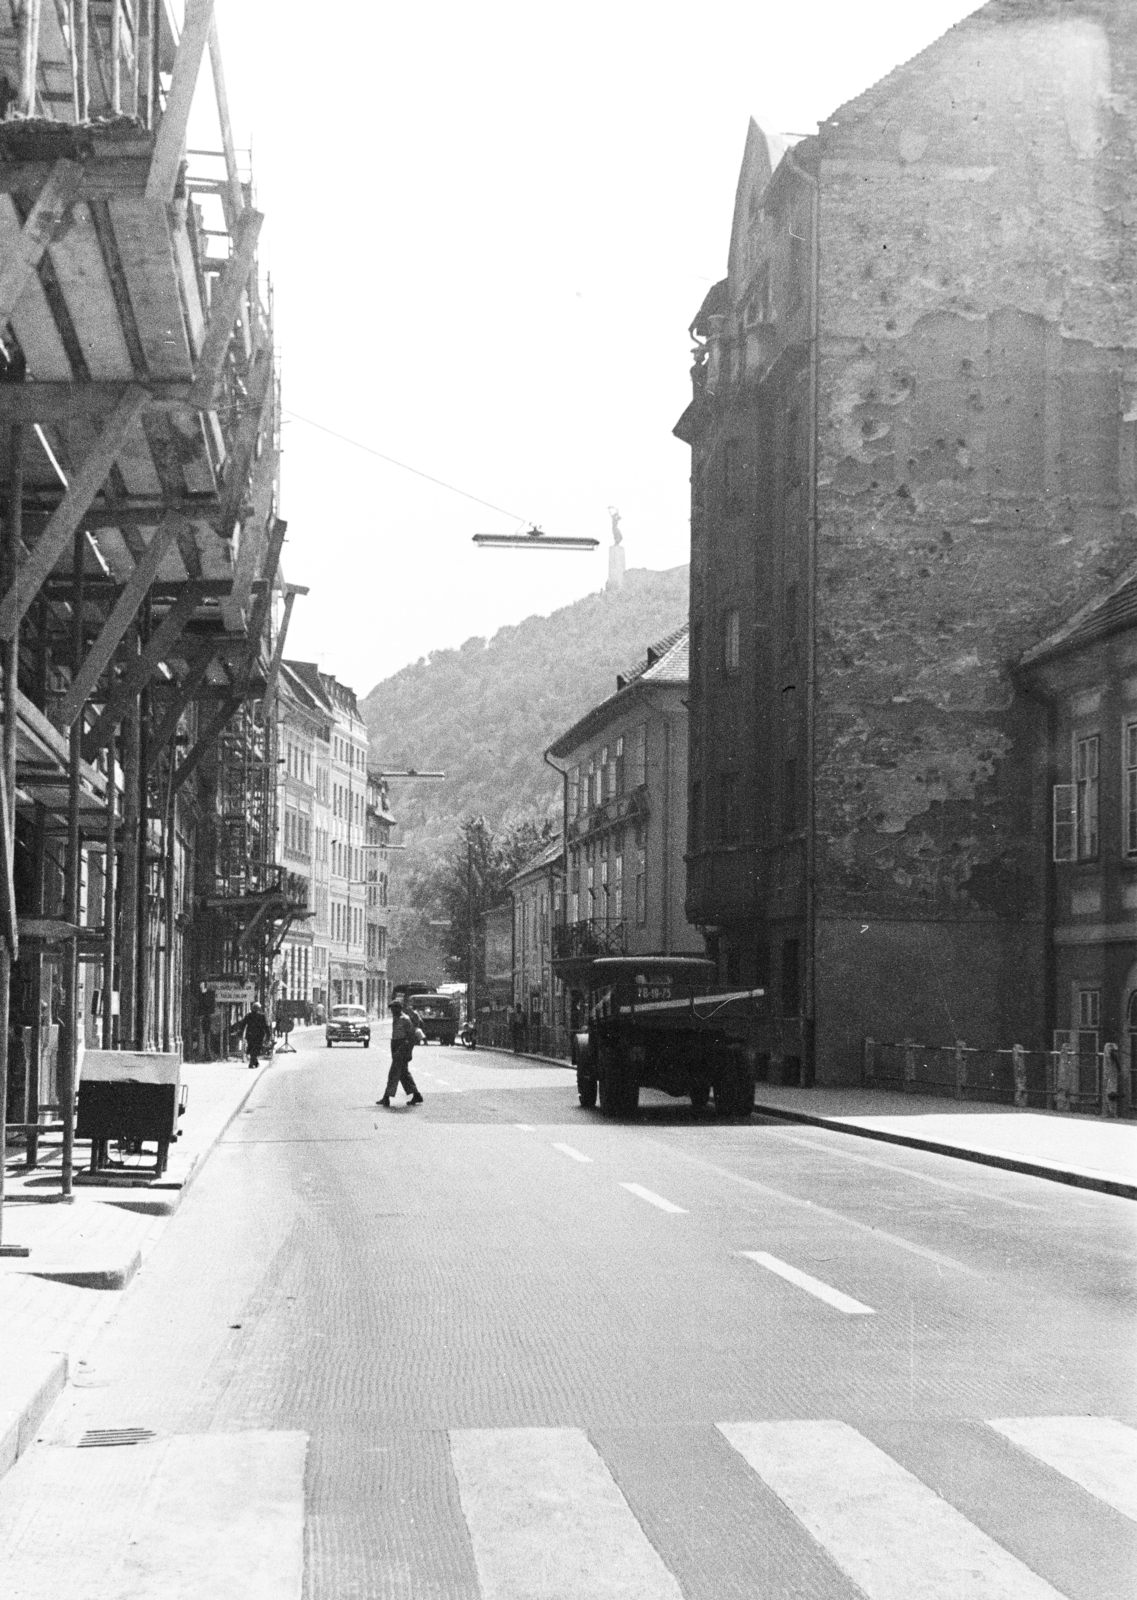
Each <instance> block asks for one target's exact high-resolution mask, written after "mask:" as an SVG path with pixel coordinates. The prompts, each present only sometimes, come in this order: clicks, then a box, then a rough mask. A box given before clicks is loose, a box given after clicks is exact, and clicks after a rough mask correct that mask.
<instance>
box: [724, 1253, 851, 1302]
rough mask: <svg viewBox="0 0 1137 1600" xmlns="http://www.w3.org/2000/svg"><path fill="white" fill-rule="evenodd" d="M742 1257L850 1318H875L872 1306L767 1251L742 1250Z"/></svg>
mask: <svg viewBox="0 0 1137 1600" xmlns="http://www.w3.org/2000/svg"><path fill="white" fill-rule="evenodd" d="M738 1253H739V1255H740V1256H745V1257H746V1259H747V1260H748V1261H756V1262H757V1263H758V1265H759V1266H760V1267H765V1268H766V1271H767V1272H774V1273H777V1275H778V1277H779V1278H784V1279H785V1280H786V1282H787V1283H793V1284H796V1285H797V1287H798V1288H799V1289H804V1290H805V1292H806V1294H812V1295H815V1296H816V1297H817V1299H818V1300H824V1301H825V1304H826V1305H829V1306H833V1307H834V1308H835V1309H836V1310H838V1311H843V1312H844V1313H845V1315H846V1316H849V1317H872V1316H875V1315H876V1313H875V1312H874V1310H873V1308H872V1306H866V1305H862V1304H861V1302H860V1301H859V1300H854V1299H853V1297H852V1296H851V1295H847V1294H842V1293H841V1291H840V1289H834V1288H833V1287H832V1286H831V1285H830V1284H828V1283H822V1281H821V1279H820V1278H811V1277H810V1275H809V1273H808V1272H802V1271H801V1270H800V1269H799V1268H797V1267H791V1266H790V1265H789V1263H788V1262H786V1261H779V1260H778V1258H777V1256H771V1255H767V1254H766V1252H765V1250H740V1251H739V1252H738Z"/></svg>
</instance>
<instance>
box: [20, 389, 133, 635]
mask: <svg viewBox="0 0 1137 1600" xmlns="http://www.w3.org/2000/svg"><path fill="white" fill-rule="evenodd" d="M145 404H146V391H145V389H142V388H135V387H132V388H130V389H128V390H127V392H126V394H125V395H124V396H123V398H122V399H121V400H120V401H119V403H118V405H117V406H116V407H115V410H114V413H113V415H112V416H111V418H110V420H109V421H108V422H107V425H106V427H105V428H104V429H103V430H102V432H101V433H100V434H99V437H98V440H97V441H96V443H95V445H94V447H93V448H92V449H91V450H90V451H89V452H88V454H87V455H86V457H85V458H84V460H83V461H82V463H81V465H80V466H79V467H78V469H77V471H76V472H74V473H73V475H72V477H71V482H70V484H69V486H68V489H67V493H66V494H65V495H64V497H63V499H62V500H61V501H60V503H59V505H58V506H56V508H55V510H54V511H53V512H52V514H51V516H50V518H49V519H48V523H47V526H46V528H45V529H44V530H43V533H42V534H41V535H40V537H39V541H38V543H37V544H36V546H35V549H34V550H33V551H32V553H31V555H30V556H29V557H28V559H27V561H25V563H24V565H23V568H22V569H21V572H20V576H19V580H18V582H17V583H16V584H15V585H14V586H13V587H12V588H11V589H9V591H8V593H7V594H6V595H5V596H4V598H3V600H0V639H11V638H12V637H13V635H14V634H15V632H16V629H17V628H18V627H19V625H20V620H21V618H22V617H23V616H24V614H25V613H26V612H27V610H28V608H29V607H30V606H31V604H32V602H33V600H34V599H35V597H36V595H38V594H39V592H40V590H41V589H42V587H43V585H44V583H45V582H46V580H47V576H48V574H49V573H50V571H51V569H52V568H53V567H54V565H55V563H56V561H57V560H58V559H59V557H60V556H61V555H62V553H63V551H64V549H65V548H66V546H67V542H68V540H69V539H70V538H71V537H72V535H73V534H74V532H75V529H76V528H77V527H78V526H79V524H80V523H81V522H82V520H83V518H84V517H85V516H86V514H87V512H88V511H89V510H90V507H91V502H92V500H94V498H95V496H96V495H97V494H98V492H99V490H100V489H101V488H102V486H103V484H104V483H105V482H106V479H107V474H108V473H109V472H110V470H111V467H112V466H113V465H114V460H115V457H116V456H117V454H118V452H119V449H120V448H121V446H122V441H123V439H124V438H125V437H126V434H127V432H128V431H129V429H130V427H131V425H132V424H133V423H134V422H135V421H136V420H137V419H138V417H139V416H140V415H141V413H142V408H143V406H144V405H145Z"/></svg>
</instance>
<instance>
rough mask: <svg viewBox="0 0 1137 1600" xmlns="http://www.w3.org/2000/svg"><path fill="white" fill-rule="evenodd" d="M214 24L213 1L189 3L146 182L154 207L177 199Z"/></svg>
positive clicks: (197, 0)
mask: <svg viewBox="0 0 1137 1600" xmlns="http://www.w3.org/2000/svg"><path fill="white" fill-rule="evenodd" d="M212 20H213V0H186V7H185V16H184V20H183V22H182V31H181V37H180V39H179V41H178V51H177V55H176V56H175V57H174V71H173V77H172V79H171V82H170V87H169V91H168V92H167V95H166V108H165V110H164V112H163V113H162V120H161V122H160V123H159V124H158V137H157V139H156V140H155V141H154V155H153V157H152V159H151V162H150V172H149V175H148V177H147V179H146V198H147V200H149V201H150V202H151V203H156V204H158V205H166V204H168V202H169V201H171V200H172V199H173V198H174V185H175V184H176V183H177V181H178V168H179V167H180V165H181V161H182V156H183V154H184V153H185V143H186V127H187V125H188V123H189V115H190V106H191V105H192V103H193V94H194V89H195V88H196V87H197V78H198V72H199V70H200V68H201V58H202V56H203V55H204V54H205V45H206V41H207V40H208V38H209V25H210V23H211V22H212Z"/></svg>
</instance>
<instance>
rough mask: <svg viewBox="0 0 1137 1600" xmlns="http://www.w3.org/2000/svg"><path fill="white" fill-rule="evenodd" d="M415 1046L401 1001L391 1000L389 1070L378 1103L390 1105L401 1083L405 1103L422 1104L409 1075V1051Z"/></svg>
mask: <svg viewBox="0 0 1137 1600" xmlns="http://www.w3.org/2000/svg"><path fill="white" fill-rule="evenodd" d="M414 1047H415V1026H414V1023H413V1022H412V1021H411V1019H410V1017H408V1016H406V1015H405V1014H404V1012H403V1005H402V1001H400V1000H392V1001H391V1070H390V1072H388V1074H387V1087H386V1089H384V1091H383V1093H382V1095H381V1096H380V1098H379V1101H378V1104H379V1105H381V1106H390V1104H391V1096H392V1095H393V1094H394V1092H395V1090H396V1089H397V1088H398V1087H399V1084H400V1083H401V1084H402V1086H403V1088H404V1089H405V1090H406V1093H407V1104H408V1105H412V1106H421V1105H422V1095H421V1094H419V1092H418V1086H417V1085H416V1083H415V1080H414V1079H413V1078H412V1077H411V1053H412V1051H413V1050H414Z"/></svg>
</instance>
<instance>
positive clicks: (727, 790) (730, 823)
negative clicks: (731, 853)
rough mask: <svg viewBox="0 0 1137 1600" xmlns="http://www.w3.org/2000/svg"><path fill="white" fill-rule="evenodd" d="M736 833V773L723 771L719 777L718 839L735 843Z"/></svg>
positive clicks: (737, 829)
mask: <svg viewBox="0 0 1137 1600" xmlns="http://www.w3.org/2000/svg"><path fill="white" fill-rule="evenodd" d="M738 833H739V817H738V773H737V772H724V773H723V774H722V776H721V778H720V779H719V839H720V840H721V841H722V843H723V844H737V843H738Z"/></svg>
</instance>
